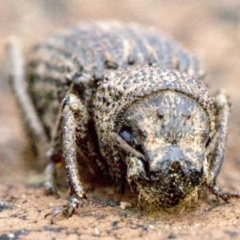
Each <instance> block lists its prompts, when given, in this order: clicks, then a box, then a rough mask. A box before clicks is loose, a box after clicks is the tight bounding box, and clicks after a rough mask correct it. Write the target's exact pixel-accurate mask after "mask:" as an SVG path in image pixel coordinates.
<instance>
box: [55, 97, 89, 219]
mask: <svg viewBox="0 0 240 240" xmlns="http://www.w3.org/2000/svg"><path fill="white" fill-rule="evenodd" d="M82 106H83V104H82V103H81V100H80V99H79V98H78V97H77V96H76V95H74V94H68V95H67V96H66V97H65V99H64V100H63V104H62V129H63V156H64V160H65V166H66V171H67V179H68V184H69V187H70V199H69V202H68V204H67V205H66V206H64V207H57V208H55V209H54V210H53V212H52V213H51V215H52V218H51V221H53V219H54V218H56V217H59V216H60V217H70V216H71V215H72V214H73V213H74V211H75V210H76V209H77V208H78V205H79V202H80V199H84V198H86V194H85V192H84V189H83V186H82V182H81V180H80V176H79V171H78V163H77V145H76V140H77V139H76V129H77V126H78V123H79V122H80V121H81V120H83V119H81V110H83V109H82Z"/></svg>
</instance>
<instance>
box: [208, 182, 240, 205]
mask: <svg viewBox="0 0 240 240" xmlns="http://www.w3.org/2000/svg"><path fill="white" fill-rule="evenodd" d="M208 189H209V190H210V191H211V192H212V194H214V195H215V196H216V197H217V198H221V199H222V200H223V201H224V202H225V203H228V201H229V199H231V198H240V193H224V192H222V190H221V189H219V188H218V187H217V186H215V185H213V186H208Z"/></svg>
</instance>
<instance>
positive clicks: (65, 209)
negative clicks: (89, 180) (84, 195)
mask: <svg viewBox="0 0 240 240" xmlns="http://www.w3.org/2000/svg"><path fill="white" fill-rule="evenodd" d="M79 203H80V201H79V199H78V198H76V197H71V198H70V199H69V201H68V204H67V205H63V206H57V207H55V208H53V210H52V211H51V212H50V213H47V214H46V215H45V216H44V218H47V217H48V216H50V223H51V224H54V222H55V221H58V220H62V219H65V218H69V217H71V216H72V215H73V213H74V212H75V210H76V209H77V208H78V206H79Z"/></svg>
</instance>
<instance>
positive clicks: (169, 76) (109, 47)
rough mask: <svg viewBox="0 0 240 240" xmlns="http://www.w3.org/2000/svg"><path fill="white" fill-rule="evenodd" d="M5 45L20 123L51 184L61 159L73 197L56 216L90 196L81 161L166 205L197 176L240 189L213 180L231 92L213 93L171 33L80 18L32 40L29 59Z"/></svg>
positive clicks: (186, 192) (182, 195)
mask: <svg viewBox="0 0 240 240" xmlns="http://www.w3.org/2000/svg"><path fill="white" fill-rule="evenodd" d="M9 55H10V57H11V62H12V69H13V71H12V73H13V74H12V77H13V88H14V92H15V94H16V96H17V100H18V102H19V105H20V107H21V109H22V112H23V114H24V117H25V122H26V125H27V126H29V129H30V131H31V135H32V136H35V139H34V138H33V141H36V144H37V145H39V143H42V144H43V145H44V146H45V152H46V155H47V157H48V159H49V161H50V163H49V165H48V166H47V168H46V172H47V174H46V176H47V179H46V183H45V188H46V192H47V193H56V192H57V188H56V185H55V177H54V176H55V163H57V162H59V161H61V159H62V158H64V160H65V165H66V170H67V178H68V182H69V187H70V200H69V204H68V205H67V206H66V207H65V208H61V209H59V208H57V209H55V210H54V211H53V213H52V217H55V215H58V214H59V213H62V214H63V215H64V216H70V215H71V214H72V213H73V212H74V211H75V209H76V208H77V207H78V205H79V201H80V199H82V198H86V194H85V191H84V189H83V186H82V182H81V179H80V176H79V172H78V162H79V163H80V164H81V162H82V163H83V162H87V163H88V164H90V165H91V167H92V168H94V169H95V170H96V173H97V172H98V171H100V172H101V173H103V174H105V175H110V176H111V177H112V179H113V180H114V182H115V185H116V191H117V192H119V193H123V192H124V182H125V181H126V180H127V181H128V182H129V184H130V186H131V187H132V189H133V190H135V191H136V192H138V194H139V199H140V200H141V201H142V200H143V201H147V202H149V203H153V204H155V205H157V206H160V207H164V208H166V207H173V206H175V205H178V204H179V203H181V202H183V201H184V199H186V198H189V197H190V198H191V197H193V195H194V193H195V192H196V191H198V190H199V189H201V188H202V187H203V186H207V187H208V188H209V189H210V190H211V191H212V192H213V193H214V194H215V195H216V196H218V197H220V198H222V199H223V200H224V201H227V200H228V199H229V198H231V197H237V198H239V196H240V195H239V194H225V193H223V192H221V190H220V189H218V188H217V187H216V178H217V176H218V173H219V171H220V168H221V165H222V161H223V156H224V150H225V143H226V136H227V124H228V118H229V111H230V107H229V102H228V99H227V97H226V96H225V95H224V94H223V93H222V92H220V93H219V94H218V95H217V96H216V97H215V98H213V97H211V96H210V94H209V92H208V90H207V88H206V87H205V86H204V85H203V84H202V83H201V81H200V78H201V77H202V69H201V68H200V66H199V63H198V61H197V60H196V59H195V58H194V57H193V56H192V55H191V54H189V53H188V52H187V51H186V50H184V49H183V48H182V47H181V46H180V45H179V44H178V43H176V42H175V41H174V40H172V39H169V38H167V37H164V36H163V35H161V34H159V33H157V32H156V31H155V30H153V29H144V28H142V27H140V26H137V25H133V24H130V25H122V24H119V23H102V22H100V23H92V24H87V23H86V24H82V25H81V26H80V27H75V28H71V29H69V30H66V31H65V32H63V33H62V34H59V35H55V36H52V37H50V38H49V39H48V40H47V41H45V42H44V43H41V44H39V45H37V46H35V47H34V48H33V49H32V51H31V53H30V55H29V58H28V59H27V64H26V67H25V66H24V64H23V63H24V61H23V58H21V54H20V52H19V51H18V49H17V47H16V44H14V43H12V44H10V46H9ZM26 80H27V81H26ZM26 82H27V84H26Z"/></svg>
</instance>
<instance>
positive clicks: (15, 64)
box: [7, 37, 49, 149]
mask: <svg viewBox="0 0 240 240" xmlns="http://www.w3.org/2000/svg"><path fill="white" fill-rule="evenodd" d="M20 49H21V48H20V43H19V40H18V39H17V38H13V37H12V38H11V39H10V40H9V42H8V44H7V55H8V57H9V63H10V68H11V71H12V72H11V73H10V74H11V79H12V88H13V91H14V95H15V96H16V99H17V102H18V105H19V107H20V109H21V112H22V115H23V118H24V121H25V123H26V125H27V127H28V128H29V130H30V131H31V134H32V135H33V136H34V138H35V139H36V140H37V141H38V142H39V144H41V145H42V146H44V147H45V149H46V144H47V143H48V142H49V141H48V139H47V136H46V134H45V131H44V128H43V126H42V124H41V121H40V120H39V117H38V114H37V112H36V110H35V108H34V106H33V103H32V101H31V98H30V96H29V93H28V90H27V82H26V74H25V69H24V67H25V66H24V65H25V63H24V58H23V56H22V52H21V50H20Z"/></svg>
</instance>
